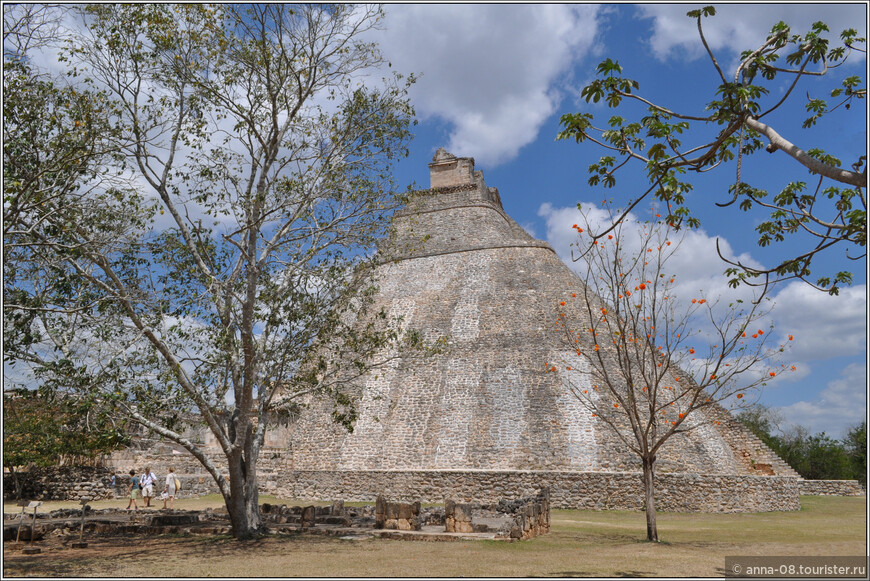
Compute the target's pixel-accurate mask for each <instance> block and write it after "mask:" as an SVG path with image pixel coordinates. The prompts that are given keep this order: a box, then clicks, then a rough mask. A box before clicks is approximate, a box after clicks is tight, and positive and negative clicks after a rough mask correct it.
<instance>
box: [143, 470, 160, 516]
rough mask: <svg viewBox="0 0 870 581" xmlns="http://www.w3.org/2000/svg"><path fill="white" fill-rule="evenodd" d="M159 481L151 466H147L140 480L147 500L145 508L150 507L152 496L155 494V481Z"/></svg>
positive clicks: (144, 497)
mask: <svg viewBox="0 0 870 581" xmlns="http://www.w3.org/2000/svg"><path fill="white" fill-rule="evenodd" d="M155 482H157V476H156V475H155V474H154V473H153V472H151V467H150V466H146V467H145V472H144V473H143V474H142V477H141V478H140V480H139V483H140V484H141V485H142V498H143V499H144V500H145V505H144V506H143V508H150V506H151V497H152V496H154V483H155Z"/></svg>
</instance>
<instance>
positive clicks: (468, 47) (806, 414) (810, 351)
mask: <svg viewBox="0 0 870 581" xmlns="http://www.w3.org/2000/svg"><path fill="white" fill-rule="evenodd" d="M700 6H703V5H701V4H698V5H695V4H641V5H633V4H608V5H592V4H573V5H572V4H559V5H529V4H507V5H505V4H499V5H455V4H450V5H448V4H435V5H431V4H429V5H419V4H418V5H395V4H391V5H388V6H387V9H386V10H387V17H386V19H385V22H384V29H383V30H382V31H381V32H380V33H379V34H378V35H377V36H376V37H375V40H377V41H378V42H379V43H380V45H381V48H382V50H383V51H384V54H385V56H386V58H387V59H388V60H389V61H390V62H391V63H392V66H393V68H394V69H395V70H398V71H401V72H404V73H411V72H413V73H415V74H418V75H420V80H419V81H418V83H417V84H416V86H415V88H414V90H413V92H412V97H413V101H414V104H415V106H416V109H417V113H418V117H419V121H420V123H419V125H418V127H417V130H416V138H415V140H414V142H413V143H412V147H411V155H410V157H409V158H408V159H407V160H404V161H403V162H402V163H401V164H400V165H399V167H398V172H397V179H398V181H399V183H400V184H407V183H409V182H411V181H414V182H416V184H417V185H418V186H419V187H428V168H427V164H428V163H429V162H430V161H431V159H432V155H433V154H434V152H435V150H436V149H437V148H438V147H446V148H447V149H448V151H450V152H451V153H453V154H455V155H460V156H471V157H474V158H475V161H476V167H477V169H482V170H483V171H484V175H485V178H486V182H487V184H488V185H490V186H495V187H497V188H498V189H499V192H500V194H501V199H502V202H503V204H504V207H505V210H506V211H507V212H508V213H509V214H510V215H511V216H512V217H513V218H514V219H515V220H516V221H517V222H519V223H520V224H522V225H523V226H524V227H525V228H526V229H527V230H529V231H530V232H531V233H532V234H533V235H535V236H536V237H537V238H540V239H543V240H546V241H548V242H549V243H550V244H551V245H553V247H554V248H555V249H556V250H557V252H558V253H559V254H560V255H561V256H562V257H563V258H565V259H566V260H567V262H569V263H570V259H568V257H569V256H570V249H569V245H570V243H571V242H573V241H574V237H573V232H572V231H571V229H570V226H571V224H572V223H574V222H576V221H577V214H576V205H577V203H578V202H581V203H586V204H588V203H594V202H598V201H600V200H601V199H603V198H604V197H608V198H613V199H614V200H615V201H616V202H617V203H619V202H620V201H624V200H627V199H628V198H630V197H631V196H633V195H635V194H636V193H637V192H640V191H643V190H644V189H646V186H645V181H644V179H643V173H642V168H640V166H635V168H634V169H633V170H632V169H629V170H628V171H624V172H623V174H622V176H621V177H620V178H619V181H618V182H617V183H618V185H617V187H616V188H614V189H612V190H603V189H601V188H598V187H595V188H593V187H590V186H589V185H587V177H588V176H587V173H586V172H587V167H588V166H589V164H590V163H592V162H594V161H596V160H597V159H598V157H600V156H601V155H602V154H603V151H602V150H600V149H599V148H597V147H596V146H593V145H586V144H580V145H578V144H575V143H574V142H573V141H559V142H557V141H555V137H556V134H557V133H558V132H559V130H560V126H559V117H560V115H562V114H563V113H566V112H576V111H581V110H582V111H589V112H592V113H594V114H596V119H599V120H600V123H599V124H601V125H603V121H604V120H606V119H607V118H608V117H609V116H610V115H611V114H612V112H611V111H610V110H607V109H606V108H605V107H602V106H600V105H598V106H591V105H588V104H586V103H585V101H583V100H581V99H580V96H579V91H580V88H581V87H582V86H583V85H584V84H586V83H587V82H588V81H589V80H591V79H592V78H593V75H594V71H595V67H596V66H597V64H598V63H599V62H600V61H601V60H603V59H604V58H606V57H610V58H613V59H614V60H618V61H619V63H620V64H621V65H622V66H623V69H624V74H625V76H628V77H631V78H634V79H636V80H637V81H639V82H640V91H639V93H640V94H642V95H644V96H645V97H647V98H650V99H651V100H652V101H653V102H657V103H661V104H663V105H666V106H669V107H671V108H673V109H675V110H688V111H689V112H695V113H698V114H703V106H704V104H705V103H706V102H707V101H709V100H710V99H711V93H712V91H713V90H715V87H716V86H717V85H718V83H717V77H716V73H715V69H714V68H713V66H712V64H711V63H710V60H709V58H708V57H706V55H705V53H704V52H703V46H702V45H701V42H700V40H699V37H698V34H697V29H696V26H695V22H694V20H692V19H690V18H688V17H686V16H685V14H686V12H687V11H689V10H691V9H693V8H696V7H700ZM716 7H717V12H718V14H717V16H715V17H713V18H708V19H706V20H705V22H704V27H705V34H706V36H707V40H708V42H709V43H710V45H711V48H712V49H713V50H714V52H715V53H716V55H717V59H718V60H719V62H720V64H721V65H722V66H723V68H724V69H726V71H727V70H728V69H730V70H731V71H733V63H734V59H735V58H736V55H737V54H738V53H739V51H740V50H743V49H748V48H755V47H757V46H758V45H759V44H760V42H761V41H763V39H764V38H765V36H766V34H767V32H768V31H769V30H770V28H771V27H772V26H773V25H774V24H775V23H776V22H778V21H780V20H783V21H785V22H787V23H788V24H790V25H791V26H792V29H793V31H794V32H798V33H803V32H805V31H806V30H808V29H809V26H810V25H811V24H812V23H813V22H815V21H818V20H823V21H825V22H826V23H827V24H828V25H829V27H830V29H831V31H832V33H831V36H832V38H837V37H838V36H839V32H840V31H842V30H843V29H845V28H850V27H854V28H858V32H859V33H860V34H861V35H862V36H863V35H866V20H867V13H866V5H865V4H863V3H860V4H858V3H852V4H831V3H827V4H824V5H822V4H764V5H759V4H725V5H716ZM735 51H737V52H735ZM854 56H856V55H853V57H854ZM847 67H848V71H849V74H865V73H866V60H865V59H864V57H863V55H857V58H854V59H853V62H852V64H850V65H847ZM732 74H733V73H732ZM726 75H727V72H726ZM865 78H866V77H865ZM831 83H832V81H831V80H825V79H822V80H820V81H811V82H809V83H806V84H804V85H803V86H802V87H801V89H800V90H798V91H796V92H795V93H794V95H793V98H792V99H791V101H790V102H791V103H792V104H791V105H790V106H789V107H783V108H782V109H781V110H780V111H778V112H777V113H776V114H775V115H771V116H770V118H769V124H770V125H771V126H773V127H774V128H776V129H777V130H778V131H779V132H780V133H781V134H782V135H783V136H785V137H787V138H789V139H791V140H792V141H794V142H795V143H796V144H797V145H798V146H801V147H802V148H805V149H807V148H810V147H822V148H823V149H825V150H826V151H828V152H829V153H832V154H834V155H836V156H838V157H839V158H840V159H842V160H843V161H844V165H848V164H851V163H852V162H853V161H854V160H855V159H857V157H858V156H859V155H861V154H862V153H866V140H867V133H866V126H867V117H866V109H865V106H866V104H865V103H861V104H860V105H859V106H855V107H852V109H851V110H849V111H846V110H845V109H842V108H841V109H840V110H839V111H837V112H836V113H835V114H834V115H832V116H831V117H830V119H828V120H825V121H823V123H822V125H821V126H820V127H818V128H816V129H813V130H803V129H801V127H800V125H801V121H802V120H803V119H804V118H805V117H806V113H805V111H804V109H803V107H804V104H805V101H806V95H811V96H819V97H823V96H824V91H825V90H827V91H830V88H832V85H831ZM599 116H600V117H599ZM847 160H848V161H847ZM734 172H735V170H734V167H733V165H732V166H731V167H728V168H722V170H721V171H716V172H711V173H709V174H706V175H704V176H703V177H702V178H699V179H694V180H693V181H694V183H695V190H694V192H693V194H692V197H691V203H692V205H693V208H694V210H695V211H696V212H697V215H698V217H699V218H700V219H701V222H702V229H701V230H700V231H699V232H697V233H696V234H695V235H694V237H693V240H692V244H684V245H683V247H682V250H681V251H684V252H685V253H686V255H685V256H682V257H681V260H680V261H679V264H678V267H679V274H680V278H681V280H687V281H690V283H691V284H693V285H695V286H697V287H698V289H703V290H704V291H705V292H707V293H708V294H714V295H715V294H717V293H720V292H721V293H725V294H727V293H729V292H732V293H733V291H729V290H728V288H727V285H726V279H725V276H724V275H723V271H724V269H725V264H724V263H722V262H721V261H719V259H718V257H717V256H716V254H715V245H714V244H715V242H714V241H715V239H716V237H718V238H719V239H720V241H722V242H723V243H727V245H728V246H729V247H730V248H731V250H732V251H733V255H735V256H740V257H741V259H742V260H744V261H747V260H752V261H755V263H757V264H763V265H767V266H770V265H772V264H774V263H775V261H776V260H777V259H778V258H780V257H782V256H784V254H783V252H788V251H790V250H792V248H789V247H785V248H783V249H781V250H780V249H773V250H771V249H766V250H763V249H760V248H759V247H758V246H757V245H756V241H757V234H755V232H754V228H755V226H756V225H757V224H758V222H759V221H760V219H761V217H762V216H761V215H760V214H757V213H756V214H746V213H744V212H741V211H739V210H738V209H736V208H727V209H722V208H718V207H716V206H715V204H714V202H724V201H727V187H728V185H729V184H730V183H733V180H734V177H735V173H734ZM743 176H744V179H745V180H746V181H749V182H750V183H752V184H753V185H757V186H762V187H765V188H768V189H769V191H771V192H773V193H775V192H778V191H779V189H780V188H782V187H783V186H784V185H785V184H786V183H788V182H789V181H792V180H807V181H808V182H809V181H810V180H809V179H807V177H808V176H807V173H806V171H805V170H803V169H802V168H801V167H800V166H798V165H797V164H796V163H795V162H794V161H793V160H791V159H790V158H788V157H787V156H785V155H784V154H781V152H777V154H774V155H768V154H766V153H764V154H762V156H758V157H757V159H753V160H751V161H747V162H745V163H744V167H743ZM645 212H647V210H646V209H645V208H644V209H638V214H640V216H641V217H646V216H644V213H645ZM824 260H825V261H826V264H830V265H831V266H832V267H836V268H837V269H851V270H852V271H853V272H854V273H855V283H854V285H853V286H852V287H851V288H847V289H844V290H843V291H842V292H841V293H840V296H838V297H829V296H827V295H825V294H822V293H820V292H818V291H815V290H812V289H811V288H809V287H808V286H806V285H802V284H800V283H790V284H785V285H781V286H780V287H777V288H776V289H775V291H774V293H773V298H774V300H775V302H776V305H775V307H774V309H773V311H772V313H771V318H772V323H773V324H774V326H775V329H776V330H777V331H776V332H777V333H779V334H780V336H782V335H785V334H793V335H794V336H795V341H794V342H793V348H792V350H791V352H790V354H789V359H790V360H791V362H793V363H795V364H796V365H797V366H798V368H799V370H798V372H797V373H796V374H793V375H792V376H791V377H784V378H783V379H782V380H777V381H772V382H770V383H769V384H768V386H767V387H766V388H765V390H764V392H763V394H762V395H761V402H762V403H764V404H766V405H769V406H771V407H774V408H779V410H780V411H781V412H782V414H783V416H784V417H785V419H786V421H788V422H792V423H798V424H801V425H804V426H807V427H809V428H810V429H811V431H813V432H817V431H825V432H827V433H828V434H829V435H831V436H833V437H840V436H842V435H843V433H844V430H845V429H846V428H848V427H850V426H852V425H855V424H856V423H858V422H860V421H861V420H862V419H864V418H865V416H866V393H867V387H866V386H867V366H866V354H867V331H866V329H867V324H866V319H867V316H866V315H867V313H866V260H863V261H859V262H850V261H847V259H846V258H845V256H844V251H843V250H842V249H837V250H836V251H834V252H831V253H829V254H828V255H827V256H825V257H824ZM746 291H747V289H741V290H740V291H737V294H736V295H735V294H731V295H728V296H746V295H745V293H746Z"/></svg>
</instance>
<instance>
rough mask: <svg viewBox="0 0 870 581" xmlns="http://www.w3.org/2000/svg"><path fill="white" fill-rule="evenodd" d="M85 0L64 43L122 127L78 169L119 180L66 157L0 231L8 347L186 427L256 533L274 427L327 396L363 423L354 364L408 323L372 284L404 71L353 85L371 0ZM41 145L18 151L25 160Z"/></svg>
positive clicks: (240, 523)
mask: <svg viewBox="0 0 870 581" xmlns="http://www.w3.org/2000/svg"><path fill="white" fill-rule="evenodd" d="M80 16H81V17H82V18H83V20H84V22H85V23H86V25H87V28H86V30H85V31H84V32H83V33H82V34H80V35H78V36H76V37H74V38H70V39H69V42H68V43H67V44H66V49H65V50H64V52H63V56H62V58H61V62H63V63H66V66H67V67H68V71H67V72H68V74H69V75H70V76H71V77H73V78H74V79H75V83H76V86H77V87H87V88H88V94H89V95H99V96H100V97H99V102H100V106H99V108H98V109H95V112H98V113H100V115H98V117H99V123H94V124H93V126H94V128H99V127H105V128H106V129H107V133H106V134H107V135H109V136H110V139H109V143H110V144H111V146H112V148H111V149H110V150H109V154H108V155H104V156H102V157H99V158H95V159H94V161H93V162H92V163H91V164H90V165H89V168H90V171H91V174H89V176H88V177H93V176H99V177H102V176H106V175H111V176H122V177H125V178H127V179H128V180H129V183H125V182H122V181H120V178H118V183H114V182H112V183H107V182H105V181H101V182H99V183H97V184H96V185H94V184H92V183H91V180H88V181H87V185H88V187H83V185H82V184H83V180H79V179H77V178H76V176H75V175H73V173H72V172H73V167H70V166H69V164H66V165H64V164H59V166H58V170H57V173H58V174H60V175H65V176H67V177H68V179H69V180H70V181H72V182H74V183H75V184H76V186H75V187H76V188H78V189H77V190H75V191H76V195H75V196H72V197H71V196H69V195H67V196H57V197H56V203H54V205H51V206H49V205H46V211H45V213H44V214H38V213H31V214H28V216H31V215H32V216H34V219H35V220H37V221H38V224H39V226H38V227H37V228H29V227H28V228H20V229H18V230H16V231H15V232H10V233H9V234H7V233H5V232H4V234H5V239H4V242H5V243H6V244H9V243H10V242H14V244H15V247H16V248H18V249H20V250H19V257H18V259H17V260H16V261H14V263H12V264H13V266H14V268H15V269H16V271H15V276H14V277H12V278H10V277H6V281H5V283H6V284H5V285H4V295H5V296H6V297H15V300H14V301H12V302H10V303H9V305H8V308H7V306H4V316H7V317H8V318H9V319H8V320H12V319H14V320H16V321H17V323H16V324H17V327H18V329H19V336H20V339H16V341H15V343H14V347H15V349H10V350H9V351H8V352H7V354H6V355H5V356H6V358H7V361H10V362H15V363H16V364H20V365H24V366H26V367H27V368H28V369H29V370H30V371H31V373H32V374H33V376H34V377H35V381H36V382H37V383H38V384H39V385H40V386H41V387H42V388H43V389H44V390H47V391H51V390H54V391H58V392H63V393H72V394H76V395H82V396H86V397H87V398H88V399H89V400H90V401H93V402H95V403H99V404H100V405H102V406H105V408H106V409H108V410H111V411H112V413H116V414H121V415H124V416H126V417H130V418H132V419H133V420H134V421H136V422H138V423H139V424H141V425H143V426H145V427H146V428H148V429H150V430H153V431H154V432H156V433H158V434H160V435H161V436H163V437H166V438H168V439H170V440H173V441H176V442H178V443H180V444H181V445H183V446H185V447H186V448H187V449H188V450H189V451H190V452H191V453H192V454H194V455H195V456H196V457H197V458H198V459H199V460H200V461H201V462H202V464H203V466H204V467H205V468H206V470H207V471H208V472H209V473H210V474H212V476H213V477H214V478H215V481H216V482H217V484H218V487H219V488H220V490H221V492H222V493H223V495H224V497H225V499H226V500H227V506H228V508H229V509H230V513H231V515H232V518H233V519H234V520H233V526H234V532H235V533H236V535H237V536H249V535H251V534H253V533H255V532H256V531H258V530H259V529H260V523H259V520H258V518H257V508H256V507H257V502H256V500H257V485H256V463H257V457H258V454H259V450H260V446H261V445H262V443H263V441H264V437H265V430H266V428H267V426H269V425H271V424H272V423H273V422H274V421H275V420H277V419H278V418H279V417H280V418H283V419H287V418H292V416H293V415H294V414H295V413H303V412H304V405H302V404H301V403H300V401H301V400H303V399H307V398H309V397H325V398H329V399H331V400H332V402H334V405H335V410H336V413H335V414H334V419H335V420H336V421H337V422H338V423H340V424H343V425H346V426H348V427H351V426H352V424H353V420H354V418H355V410H354V403H355V402H354V401H353V399H352V398H351V397H349V396H348V395H347V393H348V392H349V391H350V388H352V387H353V384H354V381H356V380H358V379H359V377H360V376H361V375H362V374H363V373H364V372H365V371H366V370H367V369H369V368H371V367H372V366H376V365H379V364H383V361H380V360H379V359H378V356H379V354H382V353H383V352H385V350H386V348H387V346H389V345H392V344H394V343H395V342H398V341H400V340H402V339H404V338H405V336H404V335H403V333H404V330H402V329H401V328H400V321H394V320H390V319H389V318H388V317H387V316H386V314H384V313H377V312H372V311H373V309H372V308H371V299H372V296H373V293H374V292H375V290H376V281H375V280H373V278H372V271H373V267H374V266H375V262H374V261H375V254H374V250H375V248H376V243H377V241H378V240H380V239H382V238H383V237H385V236H386V235H387V233H388V229H389V224H390V218H391V215H392V212H393V211H394V210H395V208H396V207H397V206H398V205H399V204H400V203H401V201H402V197H401V196H399V195H396V194H395V193H394V192H395V191H396V190H397V188H396V187H395V184H394V183H393V180H392V165H393V163H394V162H395V160H396V159H398V158H401V157H403V156H406V155H407V153H408V148H407V144H408V142H409V140H410V138H411V127H412V125H413V114H414V112H413V109H412V108H411V106H410V104H409V101H408V95H407V90H408V87H409V86H410V84H411V83H412V82H413V80H414V79H413V77H410V78H407V79H406V78H403V77H402V76H401V75H398V74H395V75H393V76H392V77H390V78H386V79H383V81H382V82H381V83H378V84H373V83H372V84H369V85H361V84H359V83H357V80H358V77H359V74H360V73H361V72H362V71H371V70H373V69H374V68H376V67H378V66H379V65H380V64H381V62H382V60H381V56H380V54H379V52H378V51H377V47H376V46H374V45H372V44H371V43H368V42H366V41H364V40H363V38H364V32H365V31H366V30H368V29H370V28H372V27H374V26H375V25H376V24H377V22H378V20H379V18H380V17H381V12H380V9H379V8H378V7H375V6H365V7H359V8H354V7H351V6H348V5H334V6H327V5H313V4H312V5H301V6H294V7H290V6H288V5H283V4H266V5H261V4H258V5H201V4H190V5H185V4H95V5H88V6H85V7H82V8H81V13H80ZM76 90H77V91H79V90H81V89H80V88H79V89H76ZM45 93H46V95H49V96H55V97H56V96H57V95H58V94H62V92H61V91H60V90H59V89H58V88H57V86H56V83H54V84H52V85H50V86H47V87H45ZM52 111H53V109H52ZM70 119H71V122H72V125H73V126H76V123H75V121H76V119H73V118H70ZM32 125H33V127H34V129H36V130H38V129H39V126H40V124H39V123H38V122H36V121H34V122H33V123H32ZM62 125H63V124H62ZM63 126H65V125H63ZM21 127H23V125H22V124H18V125H15V126H14V127H12V128H10V130H11V131H14V132H15V134H14V135H12V138H13V140H15V142H16V143H18V142H21V143H22V144H23V143H24V142H25V141H26V140H27V139H28V136H27V135H24V134H23V129H21ZM51 147H52V142H51V140H50V139H37V140H33V144H32V147H31V148H30V149H26V148H24V146H23V145H22V146H21V147H19V148H18V149H10V150H9V154H8V155H9V157H10V159H11V160H12V162H13V163H15V164H18V165H24V164H23V161H27V159H28V157H27V156H28V155H30V154H29V153H28V152H29V151H31V150H33V152H34V155H37V156H50V154H51V152H50V151H49V150H50V149H51ZM132 184H135V188H133V187H125V186H129V185H132ZM38 203H39V204H41V203H42V198H40V199H39V200H38ZM41 207H42V206H38V208H41ZM38 208H37V210H36V211H40V210H38ZM19 222H22V220H19ZM22 223H23V222H22ZM13 236H14V237H15V238H14V241H13ZM16 317H17V319H15V318H16ZM409 336H410V335H409ZM411 343H413V341H411ZM191 421H192V422H196V423H199V424H201V425H205V426H207V427H208V428H209V429H210V430H211V432H212V434H213V435H214V437H215V440H216V441H217V443H218V445H219V446H220V447H221V448H222V450H223V451H224V453H225V455H226V458H227V465H228V469H229V473H230V478H229V479H227V478H226V477H225V476H224V473H225V471H226V470H224V469H221V467H219V466H217V465H216V464H215V463H213V462H212V461H211V460H210V459H209V458H208V457H207V455H206V454H204V453H203V451H202V450H201V449H200V448H199V447H198V446H197V444H196V443H194V442H190V441H188V440H186V439H185V438H184V437H183V433H182V432H183V430H182V429H181V428H182V427H183V424H184V423H185V422H191Z"/></svg>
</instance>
